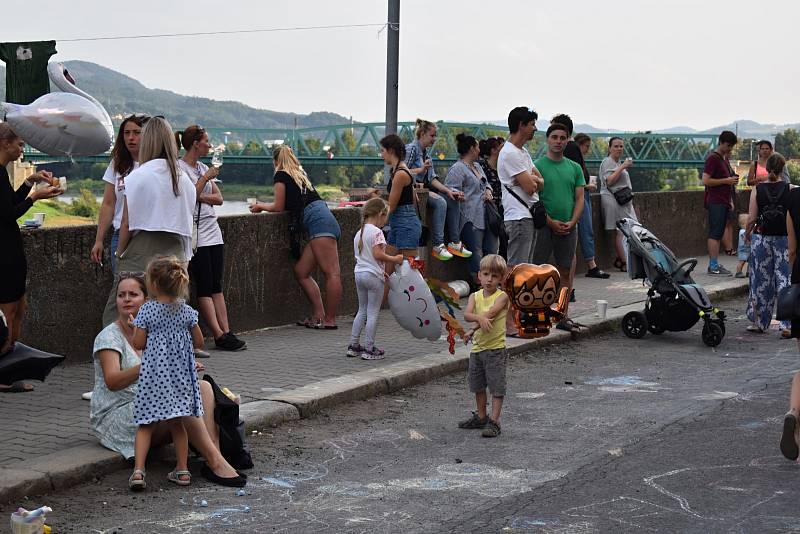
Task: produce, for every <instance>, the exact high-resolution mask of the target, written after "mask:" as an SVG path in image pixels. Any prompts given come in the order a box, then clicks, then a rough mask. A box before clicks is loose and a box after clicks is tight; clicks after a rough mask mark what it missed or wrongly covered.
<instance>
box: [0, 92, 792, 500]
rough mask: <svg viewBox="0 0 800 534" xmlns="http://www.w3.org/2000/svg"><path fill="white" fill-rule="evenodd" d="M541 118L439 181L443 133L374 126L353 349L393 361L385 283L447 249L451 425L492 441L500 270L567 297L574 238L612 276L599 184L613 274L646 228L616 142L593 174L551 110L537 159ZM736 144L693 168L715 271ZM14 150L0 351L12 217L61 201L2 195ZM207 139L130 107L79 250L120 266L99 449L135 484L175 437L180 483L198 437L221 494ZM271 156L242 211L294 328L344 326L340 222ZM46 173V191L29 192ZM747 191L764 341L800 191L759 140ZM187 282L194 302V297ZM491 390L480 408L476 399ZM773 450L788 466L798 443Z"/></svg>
mask: <svg viewBox="0 0 800 534" xmlns="http://www.w3.org/2000/svg"><path fill="white" fill-rule="evenodd" d="M537 119H538V115H537V113H536V112H535V111H533V110H531V109H529V108H527V107H516V108H514V109H512V110H511V111H510V113H509V114H508V128H509V135H508V138H507V139H504V138H502V137H490V138H488V139H482V140H479V139H476V138H475V137H473V136H470V135H467V134H463V133H462V134H459V135H458V136H457V137H456V149H457V152H458V154H459V158H458V161H457V162H456V163H454V164H453V165H452V166H451V167H450V168H449V169H448V171H447V174H446V176H445V177H444V179H443V180H440V179H439V177H438V176H437V175H436V172H435V169H434V166H433V163H432V159H431V157H430V153H429V149H430V148H431V146H432V145H433V144H434V142H435V140H436V137H437V126H436V124H435V123H433V122H430V121H425V120H418V121H417V127H416V132H415V133H416V136H415V139H414V140H413V141H412V142H411V143H408V144H406V143H404V142H403V140H402V139H401V138H400V137H399V136H398V135H395V134H390V135H387V136H385V137H384V138H383V139H381V140H380V147H381V150H380V153H381V157H382V158H383V160H384V162H385V163H386V164H387V166H388V167H389V169H390V172H389V175H388V179H387V183H386V193H387V198H386V200H384V199H383V198H373V199H371V200H369V201H368V202H366V203H365V205H364V206H363V210H362V217H363V219H362V224H361V227H360V229H359V231H358V232H357V233H356V235H355V238H354V241H353V255H354V258H355V272H354V276H355V282H356V289H357V296H358V304H359V308H358V313H357V315H356V317H355V320H354V322H353V326H352V330H351V337H350V341H349V344H348V347H347V351H346V355H347V356H348V357H360V358H362V359H364V360H378V359H382V358H384V357H385V351H384V350H383V349H381V348H379V347H378V346H377V342H376V336H377V318H378V311H379V309H380V307H381V304H382V303H383V302H384V301H385V299H386V293H387V291H388V288H387V285H386V283H385V282H386V280H387V279H388V276H389V275H390V274H391V273H392V272H393V271H394V270H395V268H396V266H397V265H399V264H402V262H403V260H404V259H406V258H416V257H418V256H419V255H420V247H423V246H429V247H430V253H431V257H433V258H435V259H437V260H438V261H451V260H453V258H454V257H460V258H464V259H465V260H466V261H467V264H468V269H469V272H470V283H471V285H472V289H473V291H472V293H471V295H470V296H469V300H468V304H467V308H466V311H465V314H464V319H465V321H467V322H469V323H471V324H472V325H473V326H474V329H473V330H472V331H471V332H470V333H469V335H468V337H469V338H470V339H471V341H472V343H473V344H472V349H471V354H470V363H469V373H468V374H469V387H470V390H471V391H472V392H473V393H474V394H475V398H476V403H477V410H476V412H475V413H473V414H472V416H471V417H470V418H469V419H467V420H465V421H462V422H461V423H460V424H459V427H461V428H481V429H483V435H484V436H486V437H496V436H498V435H499V434H500V422H499V420H500V412H501V408H502V404H503V398H504V396H505V368H506V358H507V356H506V352H505V347H506V338H507V337H515V336H518V335H519V333H518V332H517V331H516V326H515V323H514V321H513V318H512V314H511V313H509V301H508V298H507V297H506V296H505V293H503V292H502V291H500V290H499V284H500V282H501V280H502V279H503V278H504V276H505V274H506V273H507V272H508V270H509V269H510V268H511V267H513V266H514V265H518V264H522V263H533V264H544V263H550V264H552V265H554V266H555V267H556V268H557V270H558V272H559V275H560V279H561V283H562V285H564V286H566V287H567V288H568V289H569V290H570V292H571V294H572V299H574V291H573V288H572V286H573V281H574V277H575V272H576V263H577V261H576V258H577V257H576V250H577V247H578V246H579V244H580V247H581V252H582V256H583V260H584V261H585V262H586V276H587V277H589V278H596V279H607V278H609V276H610V275H609V273H607V272H605V271H603V270H602V269H600V268H599V266H598V265H597V262H596V251H595V233H594V228H593V225H592V211H591V208H592V203H591V201H590V195H589V194H590V193H598V194H599V197H600V198H599V200H600V206H601V208H602V221H603V229H604V230H605V231H607V232H612V233H613V232H616V234H615V236H614V243H615V251H616V259H615V261H614V265H615V267H617V268H618V269H619V270H620V271H623V272H624V271H625V270H626V267H627V266H626V252H625V248H624V246H623V239H622V237H623V236H622V234H621V232H619V231H618V230H617V228H616V222H617V221H618V220H619V219H621V218H629V219H633V220H636V219H637V213H636V210H635V208H634V204H633V194H632V182H631V177H630V174H629V171H628V169H630V167H631V165H632V164H633V161H632V160H631V159H630V158H624V157H623V156H624V153H625V145H624V140H623V139H622V138H619V137H612V138H611V139H610V140H609V145H608V154H607V157H605V159H604V160H603V161H602V163H601V165H600V169H599V172H598V176H597V177H594V176H591V175H590V174H589V171H588V169H587V167H586V163H585V160H584V157H585V156H586V155H587V154H588V153H589V150H590V146H591V138H590V137H589V136H588V135H586V134H578V135H573V122H572V120H571V118H570V117H569V116H568V115H564V114H561V115H557V116H555V117H553V118H552V119H551V121H550V124H549V126H548V128H547V131H546V132H545V142H546V151H545V153H544V154H543V155H542V156H541V157H539V158H538V159H536V160H535V161H534V160H533V158H532V157H531V155H530V153H529V152H528V150H527V149H526V144H527V143H528V142H529V141H530V140H531V139H533V136H534V133H535V132H536V130H537V126H536V121H537ZM736 141H737V140H736V137H735V135H734V134H733V133H732V132H722V134H721V135H720V138H719V144H718V147H717V148H716V149H715V150H714V151H713V152H712V153H711V154H710V155H709V156H708V159H707V161H706V165H705V169H704V171H703V175H702V182H703V184H704V185H705V186H706V194H705V207H706V209H707V210H708V249H709V257H710V263H709V266H708V273H709V274H712V275H730V274H731V273H730V272H729V271H727V269H725V267H724V266H722V265H721V263H720V262H719V260H718V256H719V253H720V250H721V247H722V246H723V245H721V243H722V242H723V240H724V238H725V232H726V227H727V226H729V221H730V219H731V214H733V213H735V210H734V206H735V204H734V202H735V187H734V186H735V184H736V183H737V182H738V176H736V174H735V172H734V171H733V169H732V167H731V165H730V163H729V160H728V158H729V155H730V153H731V150H732V149H733V147H734V145H735V144H736ZM23 145H24V142H23V140H22V139H20V138H19V136H17V135H16V134H15V133H14V132H13V131H12V130H11V129H10V128H9V127H8V125H7V124H6V123H0V201H2V203H3V204H2V207H1V208H0V216H1V217H2V226H1V227H0V232H1V233H2V235H3V239H4V243H9V244H10V245H9V246H8V247H6V248H7V250H8V251H10V252H9V253H8V254H6V255H5V256H4V257H3V258H2V260H0V277H2V279H3V285H2V290H0V310H1V311H2V312H3V314H4V315H5V317H6V320H7V322H8V328H9V336H8V341H7V343H6V344H5V346H4V347H3V348H2V352H7V351H8V350H9V349H11V348H12V347H13V345H14V342H15V341H16V340H17V339H18V338H19V336H20V328H21V324H22V319H23V316H24V313H25V283H26V263H25V255H24V250H23V247H22V239H21V236H20V231H19V227H18V226H17V224H16V219H17V218H18V217H19V216H21V215H22V214H24V213H25V212H26V211H27V210H28V209H29V208H30V207H31V205H32V203H33V202H35V201H37V200H39V199H44V198H51V197H54V196H57V195H58V194H60V193H61V192H63V191H62V190H61V189H60V187H59V183H58V180H57V179H55V178H53V176H52V174H50V173H48V172H46V171H40V172H38V173H36V174H34V175H32V176H30V177H29V178H28V179H27V180H26V181H25V183H24V184H23V185H22V186H20V187H19V189H17V190H16V191H14V190H13V188H12V187H11V185H10V182H9V179H8V175H7V173H6V171H5V164H7V163H9V162H10V161H13V160H15V159H17V158H19V157H20V155H21V152H22V147H23ZM211 148H212V147H211V144H210V142H209V138H208V134H207V133H206V131H205V130H204V129H203V128H202V127H201V126H198V125H190V126H188V127H187V128H185V129H184V130H183V131H180V132H175V133H173V131H172V128H171V126H170V124H169V123H168V122H167V121H166V120H165V119H164V118H163V117H159V116H156V117H150V116H146V115H131V116H130V117H127V118H126V119H125V120H124V121H123V122H122V124H121V125H120V127H119V130H118V133H117V137H116V140H115V143H114V147H113V151H112V160H111V163H110V164H109V167H108V170H107V172H106V173H105V176H104V178H103V179H104V181H105V182H106V184H105V191H104V196H103V201H102V207H101V211H100V216H99V222H98V227H97V234H96V239H95V243H94V246H93V247H92V249H91V252H90V259H91V260H92V261H94V262H96V263H102V261H103V259H104V258H105V242H106V237H107V234H109V232H110V233H111V236H110V242H111V260H110V261H111V268H112V270H113V272H114V274H115V277H114V285H113V287H112V290H111V292H110V294H109V297H108V301H107V304H106V308H105V310H104V313H103V329H102V331H101V332H100V333H99V334H98V335H97V337H96V339H95V344H94V351H93V359H94V369H95V386H94V390H93V392H92V394H91V419H90V422H91V428H92V430H93V432H94V433H95V435H96V436H97V437H98V439H99V440H100V442H101V443H102V444H103V445H104V446H106V447H108V448H110V449H112V450H115V451H117V452H119V453H120V454H121V455H123V456H124V457H125V458H134V460H135V469H134V471H133V474H132V475H131V477H130V480H129V486H130V488H131V489H133V490H141V489H144V488H145V487H146V470H145V460H146V457H147V454H148V451H149V450H150V448H151V446H152V445H154V444H158V443H162V442H164V441H167V440H170V439H171V441H172V442H173V443H174V444H175V450H176V456H177V464H176V467H175V469H174V470H173V471H172V472H170V474H169V476H168V479H169V480H170V481H171V482H173V483H175V484H178V485H187V484H189V483H190V482H191V473H190V472H189V471H188V466H187V455H188V444H189V443H191V444H192V445H193V446H194V447H195V448H196V449H197V450H198V451H199V452H200V453H201V454H202V455H203V457H204V458H205V460H206V463H205V464H204V467H203V471H202V474H203V476H204V477H205V478H207V479H208V480H211V481H213V482H215V483H218V484H222V485H227V486H242V485H244V484H245V483H246V475H245V474H244V473H242V472H241V471H238V470H237V467H236V466H234V465H231V463H229V462H228V461H227V460H226V458H225V457H223V455H222V453H221V452H220V444H219V429H218V427H217V420H216V419H215V417H214V412H215V409H216V403H217V401H216V400H215V396H214V393H213V390H212V387H211V385H210V384H209V383H208V382H207V381H204V380H198V378H197V372H198V371H200V370H202V369H203V365H202V364H201V363H199V362H197V360H196V358H197V357H201V356H205V355H207V353H204V352H203V351H202V348H203V343H204V340H203V334H202V331H201V329H200V326H199V319H200V318H202V321H203V323H204V324H205V326H206V328H207V331H208V332H209V333H210V334H211V336H212V338H213V340H214V343H215V346H216V347H217V348H218V349H221V350H228V351H236V350H243V349H246V343H245V342H244V341H243V340H242V339H240V338H239V337H238V336H237V335H236V333H235V332H234V331H233V329H232V327H231V325H230V322H229V318H228V313H227V307H226V302H225V295H224V291H223V283H222V281H223V272H224V263H225V248H224V236H223V234H222V231H221V229H220V227H219V224H218V222H217V216H216V213H215V210H214V206H217V205H220V204H222V202H223V196H222V193H221V191H220V189H219V187H218V185H217V183H215V179H216V177H217V176H218V174H219V170H218V169H217V168H214V167H212V168H209V167H208V166H206V165H205V164H204V163H202V161H201V159H202V158H203V157H205V156H207V155H208V153H209V151H210V149H211ZM181 149H182V150H183V156H181V157H179V154H180V150H181ZM273 165H274V176H273V184H274V199H273V201H272V202H269V203H266V202H255V203H254V204H252V205H251V208H250V211H251V212H252V213H259V212H263V211H266V212H273V213H281V212H288V214H289V221H290V223H289V235H290V239H291V243H289V249H290V251H291V255H292V256H293V258H294V260H295V261H294V274H295V277H296V279H297V282H298V284H299V286H300V288H301V289H302V291H303V293H304V295H305V296H306V298H307V300H308V302H309V305H310V314H309V315H308V316H307V317H305V318H303V319H301V320H299V321H298V322H297V325H298V326H302V327H306V328H314V329H328V330H332V329H336V328H338V326H337V324H336V317H337V309H338V306H339V302H340V300H341V296H342V282H341V271H340V263H339V255H338V254H339V252H338V250H339V249H338V242H339V240H340V238H341V234H342V232H341V229H340V227H339V224H338V222H337V220H336V218H335V217H334V215H333V214H332V212H331V211H330V209H329V208H328V206H327V204H326V203H325V202H324V201H323V200H322V198H321V197H320V195H319V193H318V192H317V191H316V189H315V188H314V185H313V184H312V182H311V180H310V179H309V177H308V175H307V174H306V172H305V170H304V169H303V167H302V165H301V164H300V162H299V160H298V158H297V156H296V155H295V154H294V152H293V150H292V148H291V147H289V146H288V145H279V146H277V147H276V148H275V149H274V151H273ZM37 183H43V184H44V186H43V187H36V188H33V186H34V185H35V184H37ZM748 183H749V184H751V185H753V190H752V193H751V195H750V203H749V209H748V212H747V214H746V216H745V217H743V218H742V222H741V226H742V229H741V230H742V231H741V233H740V236H741V238H740V243H739V250H738V255H739V259H740V265H739V268H738V269H737V275H739V273H742V274H741V276H745V275H744V274H743V272H744V267H745V266H747V273H748V274H747V276H749V278H750V298H749V299H748V306H747V315H748V318H749V319H750V320H751V321H752V325H751V326H750V327H749V328H748V330H749V331H752V332H759V333H763V332H766V331H767V330H768V328H769V326H770V324H771V321H772V315H773V309H774V306H775V300H776V296H777V294H778V292H779V291H780V290H781V289H783V288H785V287H787V286H788V285H789V284H790V283H797V282H800V268H798V266H797V262H798V259H797V239H798V236H800V227H798V225H800V192H798V191H800V190H798V189H795V188H794V187H793V186H791V185H790V184H789V183H788V178H787V176H786V171H785V161H784V159H783V157H782V156H781V155H780V154H777V153H774V151H773V150H772V146H771V144H770V143H769V142H767V141H763V142H761V143H760V144H759V159H758V161H756V162H753V164H752V166H751V168H750V172H749V174H748ZM423 189H427V190H428V191H427V209H426V214H427V216H423V212H422V210H423V208H422V206H421V204H420V196H419V193H420V191H421V190H423ZM387 227H388V228H387ZM748 244H749V247H748V246H747V245H748ZM731 249H732V247H731ZM723 250H726V251H727V250H729V249H723ZM317 268H319V269H320V270H321V271H322V273H323V275H324V277H325V292H324V298H323V293H322V291H321V290H320V287H319V285H318V283H317V281H316V280H315V279H314V278H313V276H312V273H313V272H314V271H315V270H316V269H317ZM190 280H191V282H192V284H193V286H194V288H195V292H196V296H197V307H198V308H199V313H198V311H195V310H194V309H193V308H191V307H189V306H188V305H187V304H186V298H187V297H188V287H189V282H190ZM567 306H568V304H567ZM557 328H559V329H562V330H566V331H569V332H575V331H577V330H579V329H580V328H582V325H580V324H578V323H576V322H574V321H573V320H572V319H570V318H569V315H568V307H567V308H565V309H564V314H563V319H562V320H561V322H559V323H558V325H557ZM781 336H782V337H784V338H800V320H798V321H785V322H783V323H781ZM362 343H363V344H362ZM799 376H800V375H799ZM795 383H796V386H797V387H796V388H795V390H794V391H793V394H792V400H791V408H792V409H791V411H790V413H789V414H787V421H788V422H789V423H791V424H789V423H787V425H786V428H789V427H791V431H792V432H794V429H795V428H798V426H799V425H798V417H800V378H797V377H796V379H795ZM487 388H488V391H489V392H490V393H491V395H492V401H491V413H487V410H486V401H487V393H486V392H487ZM31 389H32V388H31V386H30V385H28V384H23V383H15V384H2V385H0V391H14V392H20V391H30V390H31ZM792 435H793V436H794V434H792ZM793 440H794V437H793V438H792V440H790V441H792V442H793V443H794V441H793ZM787 447H789V446H788V445H787ZM789 448H790V447H789ZM782 449H784V446H783V442H782ZM790 449H791V448H790ZM784 453H785V454H787V456H791V455H792V454H794V457H795V458H796V457H797V447H796V444H795V448H794V449H791V450H789V451H788V452H784Z"/></svg>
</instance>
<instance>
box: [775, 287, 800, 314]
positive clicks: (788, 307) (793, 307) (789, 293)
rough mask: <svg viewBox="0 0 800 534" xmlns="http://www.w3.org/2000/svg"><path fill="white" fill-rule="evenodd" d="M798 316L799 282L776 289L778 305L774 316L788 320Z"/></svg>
mask: <svg viewBox="0 0 800 534" xmlns="http://www.w3.org/2000/svg"><path fill="white" fill-rule="evenodd" d="M799 317H800V284H792V285H790V286H789V287H784V288H783V289H781V290H780V291H778V306H777V310H776V311H775V318H776V319H777V320H779V321H789V320H792V319H795V318H799Z"/></svg>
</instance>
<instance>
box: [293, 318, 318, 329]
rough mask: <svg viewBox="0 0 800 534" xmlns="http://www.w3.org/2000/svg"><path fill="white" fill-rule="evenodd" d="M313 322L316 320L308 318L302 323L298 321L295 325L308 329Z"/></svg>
mask: <svg viewBox="0 0 800 534" xmlns="http://www.w3.org/2000/svg"><path fill="white" fill-rule="evenodd" d="M313 321H314V320H313V319H312V318H311V317H306V318H305V319H303V320H302V321H297V322H296V323H294V324H296V325H297V326H305V327H306V328H310V327H309V325H311V324H313Z"/></svg>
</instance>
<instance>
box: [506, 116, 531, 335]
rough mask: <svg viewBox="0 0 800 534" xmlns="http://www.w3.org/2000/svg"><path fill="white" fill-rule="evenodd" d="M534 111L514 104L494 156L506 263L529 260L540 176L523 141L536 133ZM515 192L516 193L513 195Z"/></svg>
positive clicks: (509, 325) (509, 327)
mask: <svg viewBox="0 0 800 534" xmlns="http://www.w3.org/2000/svg"><path fill="white" fill-rule="evenodd" d="M537 117H538V115H537V114H536V112H535V111H533V110H531V109H528V108H526V107H516V108H514V109H512V110H511V112H510V113H509V114H508V129H509V131H510V132H511V134H510V135H509V136H508V141H507V142H505V143H503V148H502V149H500V154H499V155H498V156H497V175H498V177H499V178H500V183H502V184H503V197H502V199H503V224H504V226H505V230H506V234H507V235H508V249H507V256H508V258H506V259H507V260H508V266H509V268H510V267H513V266H514V265H517V264H520V263H532V259H533V244H534V241H535V238H536V236H535V233H534V229H533V219H532V218H531V212H530V207H531V205H533V203H534V202H537V201H538V200H539V196H538V195H537V194H536V192H537V191H538V190H539V189H540V188H541V186H542V177H541V175H540V174H539V172H538V171H537V170H536V167H535V166H534V165H533V160H532V159H531V155H530V154H529V153H528V151H527V149H526V148H525V143H527V142H528V141H530V140H531V139H533V134H534V133H535V132H536V118H537ZM515 195H516V196H515ZM511 316H512V314H508V319H507V321H506V334H507V335H511V336H515V335H517V329H516V326H515V325H514V321H513V318H512V317H511Z"/></svg>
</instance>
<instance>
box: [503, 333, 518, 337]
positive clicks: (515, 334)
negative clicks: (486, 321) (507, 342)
mask: <svg viewBox="0 0 800 534" xmlns="http://www.w3.org/2000/svg"><path fill="white" fill-rule="evenodd" d="M506 337H519V332H513V333H511V334H508V333H506Z"/></svg>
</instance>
